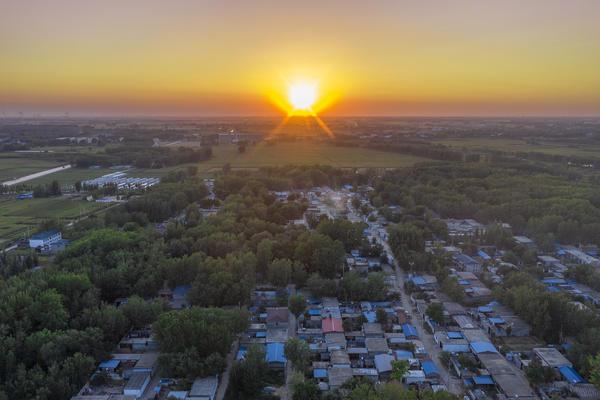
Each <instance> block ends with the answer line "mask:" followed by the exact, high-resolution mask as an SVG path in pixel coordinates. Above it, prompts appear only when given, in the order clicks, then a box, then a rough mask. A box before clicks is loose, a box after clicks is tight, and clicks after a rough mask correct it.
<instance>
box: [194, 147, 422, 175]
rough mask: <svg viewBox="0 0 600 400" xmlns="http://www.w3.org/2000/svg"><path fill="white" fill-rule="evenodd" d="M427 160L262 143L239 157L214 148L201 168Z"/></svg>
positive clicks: (357, 149) (351, 149)
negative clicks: (228, 165)
mask: <svg viewBox="0 0 600 400" xmlns="http://www.w3.org/2000/svg"><path fill="white" fill-rule="evenodd" d="M424 161H430V160H428V159H426V158H421V157H417V156H411V155H406V154H399V153H391V152H390V153H388V152H384V151H378V150H372V149H366V148H360V147H340V146H332V145H330V144H324V143H318V142H311V141H302V142H284V143H276V144H273V145H270V144H267V143H264V142H260V143H258V144H256V145H251V146H247V147H246V151H245V152H244V153H239V152H238V149H237V146H236V145H219V146H215V147H213V158H212V159H210V160H208V161H204V162H202V163H200V164H199V168H200V170H201V171H205V172H207V171H210V170H211V169H215V168H221V167H222V166H223V165H224V164H226V163H229V164H230V165H231V167H232V168H240V169H242V168H260V167H272V166H278V165H290V164H295V165H314V164H322V165H331V166H333V167H339V168H402V167H409V166H411V165H414V164H415V163H418V162H424Z"/></svg>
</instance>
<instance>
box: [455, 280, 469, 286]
mask: <svg viewBox="0 0 600 400" xmlns="http://www.w3.org/2000/svg"><path fill="white" fill-rule="evenodd" d="M458 284H459V285H463V286H466V285H470V284H471V282H469V281H468V280H466V279H460V280H459V281H458Z"/></svg>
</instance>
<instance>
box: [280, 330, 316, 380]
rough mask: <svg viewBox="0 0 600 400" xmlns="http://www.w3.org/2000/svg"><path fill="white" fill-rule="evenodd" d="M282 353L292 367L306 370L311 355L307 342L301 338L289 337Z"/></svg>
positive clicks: (301, 370) (302, 370)
mask: <svg viewBox="0 0 600 400" xmlns="http://www.w3.org/2000/svg"><path fill="white" fill-rule="evenodd" d="M284 353H285V358H286V359H287V360H288V361H290V362H291V363H292V366H293V367H294V369H296V370H297V371H300V372H306V370H307V369H308V367H309V366H310V360H311V357H312V355H311V352H310V347H308V343H306V342H305V341H304V340H302V339H298V338H289V339H288V341H287V342H286V343H285V348H284Z"/></svg>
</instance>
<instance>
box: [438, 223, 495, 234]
mask: <svg viewBox="0 0 600 400" xmlns="http://www.w3.org/2000/svg"><path fill="white" fill-rule="evenodd" d="M445 222H446V227H447V228H448V235H450V236H455V237H472V236H479V235H483V234H484V233H485V232H486V230H487V228H486V227H485V225H483V224H481V223H479V222H477V221H475V220H474V219H447V220H445Z"/></svg>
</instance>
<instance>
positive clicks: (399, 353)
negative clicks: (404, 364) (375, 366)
mask: <svg viewBox="0 0 600 400" xmlns="http://www.w3.org/2000/svg"><path fill="white" fill-rule="evenodd" d="M394 353H396V359H398V360H408V359H409V358H415V356H414V354H413V353H412V352H410V351H408V350H396V351H395V352H394Z"/></svg>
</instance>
